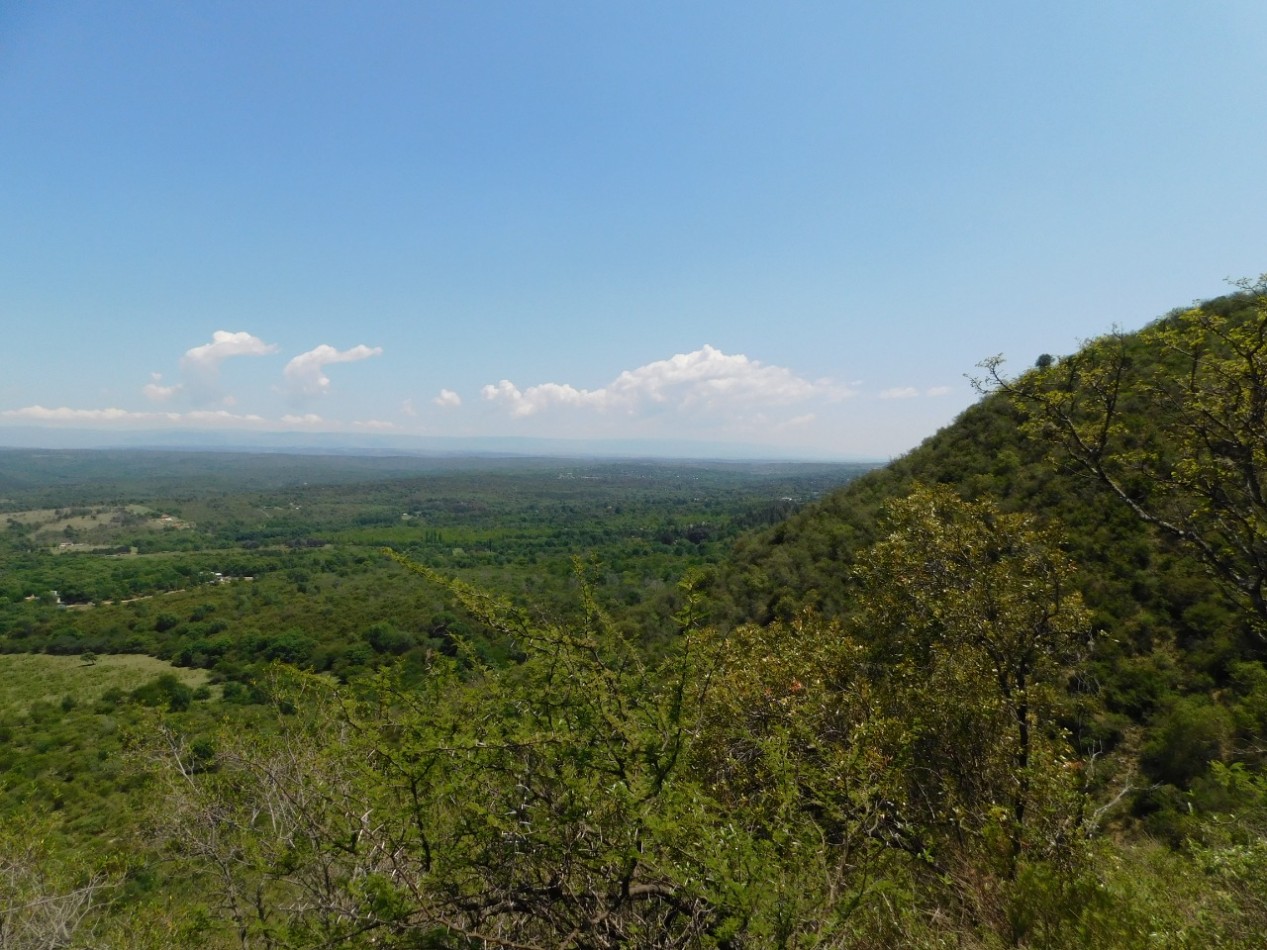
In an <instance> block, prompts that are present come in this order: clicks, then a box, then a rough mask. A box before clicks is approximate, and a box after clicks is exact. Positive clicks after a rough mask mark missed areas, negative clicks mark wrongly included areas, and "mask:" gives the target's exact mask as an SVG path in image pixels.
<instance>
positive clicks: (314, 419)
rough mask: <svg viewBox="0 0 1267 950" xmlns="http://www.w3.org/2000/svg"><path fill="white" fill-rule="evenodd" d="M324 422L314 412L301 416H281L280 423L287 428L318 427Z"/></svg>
mask: <svg viewBox="0 0 1267 950" xmlns="http://www.w3.org/2000/svg"><path fill="white" fill-rule="evenodd" d="M324 422H325V420H324V419H322V418H321V417H320V416H319V415H317V414H316V413H315V412H307V413H304V414H303V415H302V416H295V415H286V416H282V423H283V424H284V425H288V426H319V425H321V424H322V423H324Z"/></svg>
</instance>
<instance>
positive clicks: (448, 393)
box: [431, 389, 462, 409]
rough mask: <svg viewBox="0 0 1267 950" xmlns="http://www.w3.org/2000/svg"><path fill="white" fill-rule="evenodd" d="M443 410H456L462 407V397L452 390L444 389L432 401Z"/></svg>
mask: <svg viewBox="0 0 1267 950" xmlns="http://www.w3.org/2000/svg"><path fill="white" fill-rule="evenodd" d="M431 401H432V402H434V403H435V404H436V405H437V406H439V407H440V408H441V409H456V408H457V407H458V406H460V405H462V397H461V396H459V395H458V394H457V393H455V392H454V391H453V390H452V389H442V390H440V394H439V395H438V396H436V398H435V399H433V400H431Z"/></svg>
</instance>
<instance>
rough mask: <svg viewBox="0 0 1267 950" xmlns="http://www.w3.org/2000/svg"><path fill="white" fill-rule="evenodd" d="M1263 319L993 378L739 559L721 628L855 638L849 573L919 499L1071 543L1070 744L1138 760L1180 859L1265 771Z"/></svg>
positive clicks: (1246, 294)
mask: <svg viewBox="0 0 1267 950" xmlns="http://www.w3.org/2000/svg"><path fill="white" fill-rule="evenodd" d="M1262 308H1263V296H1262V286H1261V284H1260V285H1256V286H1253V287H1251V286H1248V285H1247V286H1245V287H1244V288H1243V292H1242V293H1239V294H1234V295H1231V296H1228V297H1224V298H1219V299H1217V300H1213V301H1209V302H1207V303H1205V304H1203V305H1202V306H1201V307H1200V308H1199V309H1195V310H1189V311H1176V312H1173V313H1171V314H1169V315H1168V316H1166V317H1163V318H1162V319H1160V320H1158V321H1157V322H1156V323H1154V324H1153V325H1151V326H1149V327H1147V328H1146V329H1144V330H1143V331H1140V332H1138V333H1134V334H1117V333H1115V334H1110V335H1108V336H1106V337H1103V338H1101V339H1099V340H1096V341H1092V342H1091V343H1089V344H1088V345H1087V346H1085V347H1084V348H1083V349H1082V350H1081V351H1080V352H1079V353H1077V354H1073V355H1071V356H1068V357H1065V358H1062V359H1054V358H1052V357H1049V356H1044V357H1041V358H1040V359H1039V360H1038V364H1037V365H1036V366H1035V367H1034V368H1033V369H1030V370H1028V371H1026V372H1023V373H1021V374H1020V375H1019V377H1017V378H1011V377H1009V375H1008V374H1007V373H1006V372H1005V368H1004V366H1003V365H1002V363H1001V362H1000V361H998V360H990V361H987V363H986V364H983V367H982V370H981V377H982V379H981V382H980V385H981V387H982V389H983V391H984V392H985V393H986V395H984V396H983V398H982V399H981V400H980V401H979V402H978V403H977V404H976V405H974V406H972V407H971V408H970V409H968V410H967V411H966V412H964V413H963V414H962V415H961V416H960V417H959V418H958V419H957V420H956V421H955V422H954V423H953V424H952V425H950V426H947V427H946V428H944V429H942V430H941V431H940V432H938V433H937V434H936V435H934V436H932V437H931V438H929V439H928V440H926V441H925V442H924V443H923V444H922V445H920V446H919V447H918V448H916V449H915V450H914V451H912V452H910V453H909V454H908V455H906V456H904V457H902V458H900V459H898V460H896V461H895V462H893V463H892V464H891V465H889V466H887V467H886V468H883V469H879V470H876V471H874V472H872V473H870V474H868V475H867V476H865V477H863V478H860V479H858V480H856V481H854V482H852V483H850V484H848V485H846V486H844V487H842V488H840V489H838V490H837V491H835V492H834V493H832V494H831V495H829V496H827V497H825V498H824V499H822V500H821V501H819V502H816V503H814V504H812V505H809V506H806V507H805V508H803V509H801V510H800V511H798V512H797V513H796V514H794V515H793V516H792V517H790V518H789V519H787V520H786V521H784V522H782V523H780V524H779V525H777V526H774V527H772V528H769V529H767V530H765V531H763V532H760V533H755V534H752V535H749V536H747V537H746V538H744V539H742V540H741V541H740V542H739V543H738V544H737V546H736V548H735V551H734V556H733V558H732V559H731V561H730V562H729V563H728V565H727V567H726V568H725V569H724V570H722V571H721V572H719V575H718V577H717V579H716V581H715V592H716V604H717V610H718V619H719V621H721V622H722V623H724V624H726V625H732V626H733V625H735V624H737V623H740V622H745V621H756V622H758V623H761V624H769V623H771V622H775V621H788V620H791V619H792V618H794V617H796V616H797V615H798V614H801V613H802V612H804V611H806V610H809V611H812V612H813V613H815V614H818V615H822V616H824V617H826V618H844V617H846V616H848V615H849V613H850V611H851V604H852V603H853V597H854V595H855V593H856V591H857V588H858V585H859V577H858V574H857V571H856V569H855V567H856V561H857V559H858V558H859V556H860V555H861V554H862V552H864V551H865V550H866V549H867V548H868V546H869V545H871V544H873V543H874V542H876V541H877V540H878V539H880V538H881V537H883V536H884V535H885V534H886V532H887V530H888V528H887V526H886V520H885V516H884V512H885V510H886V507H887V506H889V505H891V504H892V503H893V502H894V501H895V500H897V499H900V498H903V497H905V496H906V495H907V494H908V493H909V492H910V491H911V490H912V487H913V486H914V485H916V484H917V483H923V484H940V485H945V486H949V487H951V488H953V490H954V491H955V492H956V493H957V494H958V495H959V496H961V497H962V498H964V499H966V500H972V501H978V500H983V499H990V500H992V502H993V503H994V504H996V505H997V507H998V509H999V510H1001V511H1005V512H1020V513H1025V514H1027V515H1029V516H1031V517H1032V518H1033V519H1035V521H1036V522H1037V523H1039V524H1042V525H1044V526H1046V527H1049V528H1052V529H1054V530H1055V531H1056V532H1057V533H1058V535H1059V536H1060V537H1061V538H1062V546H1063V548H1064V550H1065V551H1066V552H1067V553H1068V554H1069V555H1070V556H1071V559H1072V560H1073V562H1074V563H1075V564H1076V566H1077V573H1076V574H1075V579H1074V583H1075V584H1076V586H1077V588H1078V589H1079V590H1080V591H1081V593H1082V595H1083V597H1084V598H1085V602H1086V604H1087V606H1088V607H1089V608H1090V610H1091V612H1092V621H1093V629H1094V630H1095V631H1096V635H1095V636H1094V638H1093V640H1092V641H1091V647H1090V658H1089V665H1088V670H1089V675H1087V676H1086V677H1085V680H1084V681H1081V682H1079V683H1077V684H1075V688H1076V689H1077V690H1080V691H1082V699H1083V703H1082V706H1081V714H1080V716H1079V717H1078V718H1077V719H1075V720H1072V721H1071V722H1070V728H1071V729H1072V731H1073V732H1074V733H1075V735H1074V738H1075V740H1076V741H1077V742H1078V744H1079V745H1080V746H1081V748H1082V751H1083V753H1084V754H1087V755H1092V756H1099V755H1103V754H1105V753H1113V752H1115V751H1118V752H1119V753H1128V754H1124V755H1123V758H1125V759H1128V760H1129V761H1124V762H1122V763H1120V765H1119V767H1120V769H1121V770H1122V771H1125V772H1129V771H1130V770H1131V769H1134V768H1136V767H1138V769H1139V770H1140V774H1139V775H1138V776H1137V777H1136V778H1135V779H1134V783H1135V785H1136V786H1137V787H1136V789H1135V791H1134V792H1133V794H1132V796H1131V797H1130V799H1129V804H1130V806H1131V808H1132V810H1133V813H1134V815H1135V816H1136V817H1139V818H1143V819H1145V820H1146V822H1147V823H1148V825H1149V827H1151V828H1153V829H1154V830H1156V831H1159V832H1163V833H1165V834H1167V835H1169V836H1172V837H1174V838H1176V839H1177V838H1178V837H1181V836H1182V834H1183V831H1182V829H1181V827H1179V826H1180V825H1181V824H1182V822H1180V821H1179V820H1178V818H1177V816H1178V815H1180V814H1186V813H1187V812H1188V811H1189V810H1190V808H1191V806H1192V803H1193V796H1194V795H1195V796H1196V797H1197V798H1198V799H1199V798H1200V796H1201V794H1203V793H1208V794H1209V795H1213V794H1214V792H1213V791H1211V789H1210V788H1209V787H1208V786H1207V784H1206V776H1207V775H1208V770H1209V767H1210V764H1211V763H1212V762H1220V761H1221V762H1224V763H1229V762H1236V761H1252V762H1258V761H1259V759H1260V758H1261V756H1262V748H1261V747H1262V745H1263V743H1262V741H1261V737H1262V736H1263V735H1264V734H1267V668H1265V667H1264V665H1263V660H1264V658H1267V648H1265V643H1264V638H1263V615H1262V609H1261V599H1260V601H1259V603H1258V606H1257V608H1256V607H1255V603H1254V598H1255V597H1259V598H1261V595H1262V569H1263V549H1264V544H1265V542H1264V538H1263V533H1264V530H1263V529H1264V525H1265V524H1267V518H1265V516H1267V510H1265V509H1264V507H1263V505H1264V502H1263V497H1262V493H1261V486H1259V485H1258V484H1257V480H1258V478H1260V477H1261V476H1262V475H1263V473H1264V471H1267V466H1264V464H1263V457H1262V455H1263V452H1264V451H1267V434H1265V433H1264V428H1263V425H1264V424H1263V406H1264V397H1265V396H1267V376H1264V375H1263V369H1264V366H1265V363H1267V347H1264V345H1263V343H1264V340H1263V334H1264V318H1263V309H1262ZM1203 427H1204V428H1203ZM1150 522H1151V523H1150ZM1229 525H1230V526H1231V527H1229ZM1238 526H1239V527H1238ZM1238 532H1239V533H1238ZM1204 548H1209V550H1205V549H1204ZM1255 584H1257V587H1255ZM1119 774H1120V773H1119Z"/></svg>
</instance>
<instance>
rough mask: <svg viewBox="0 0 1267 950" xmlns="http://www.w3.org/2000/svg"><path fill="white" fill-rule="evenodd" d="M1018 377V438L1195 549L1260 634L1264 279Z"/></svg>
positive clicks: (1266, 439)
mask: <svg viewBox="0 0 1267 950" xmlns="http://www.w3.org/2000/svg"><path fill="white" fill-rule="evenodd" d="M1238 286H1239V287H1240V289H1241V294H1239V295H1238V296H1235V297H1232V298H1227V299H1225V300H1223V301H1217V302H1213V303H1211V304H1207V305H1204V306H1201V307H1196V308H1193V309H1190V310H1186V311H1184V312H1182V313H1178V314H1174V315H1171V316H1170V317H1168V318H1166V319H1164V320H1161V321H1158V322H1157V323H1155V324H1153V325H1152V326H1150V327H1148V328H1146V329H1145V330H1144V331H1143V332H1141V333H1139V334H1138V335H1135V336H1126V335H1124V334H1121V333H1112V334H1110V335H1108V336H1105V337H1102V338H1100V339H1098V340H1093V341H1091V342H1090V343H1088V344H1087V345H1086V346H1084V347H1083V348H1082V349H1081V350H1080V351H1079V352H1078V353H1076V354H1074V355H1073V356H1070V357H1067V358H1065V359H1062V360H1060V361H1059V362H1057V363H1054V364H1052V365H1050V366H1048V367H1045V368H1039V369H1036V370H1033V371H1031V372H1028V373H1026V374H1024V375H1022V376H1020V377H1019V378H1016V379H1009V378H1007V377H1006V376H1004V375H1003V372H1002V359H1001V358H1000V357H995V358H993V359H990V360H987V361H986V362H985V363H983V364H982V365H983V367H984V369H985V370H986V378H985V379H984V380H983V381H980V382H979V385H980V386H981V388H983V389H994V390H997V391H1000V392H1003V393H1006V394H1007V395H1009V396H1010V397H1011V398H1012V399H1013V400H1014V402H1015V403H1016V405H1018V406H1019V407H1020V408H1021V409H1022V410H1023V411H1024V412H1025V413H1026V414H1027V416H1028V420H1029V421H1028V423H1027V431H1028V432H1029V433H1030V434H1031V435H1032V436H1034V437H1035V438H1038V439H1040V440H1042V441H1043V442H1046V443H1048V444H1050V445H1052V446H1053V447H1054V448H1056V449H1058V450H1059V452H1060V454H1061V455H1062V456H1063V457H1064V458H1066V459H1069V460H1071V461H1072V462H1073V463H1074V464H1075V465H1076V466H1078V467H1079V468H1081V469H1082V470H1084V471H1086V472H1089V473H1090V474H1091V475H1093V476H1094V477H1095V479H1096V480H1097V481H1098V482H1099V483H1100V484H1101V485H1103V486H1104V487H1105V488H1106V489H1107V490H1108V491H1110V492H1111V493H1112V494H1113V495H1114V496H1115V497H1117V498H1118V499H1119V500H1120V501H1121V502H1122V503H1123V504H1125V505H1126V506H1127V507H1128V508H1129V509H1130V510H1131V511H1132V512H1134V513H1135V515H1137V516H1138V517H1139V518H1141V519H1143V520H1144V521H1145V522H1147V523H1148V524H1150V525H1153V526H1154V527H1155V528H1157V529H1158V530H1159V531H1161V532H1162V533H1163V534H1165V535H1167V536H1169V537H1171V538H1175V539H1177V540H1179V541H1182V542H1183V543H1185V544H1187V545H1188V546H1190V547H1191V549H1192V550H1194V551H1195V552H1196V554H1197V556H1198V557H1199V558H1200V559H1201V561H1202V562H1203V563H1204V564H1205V565H1206V567H1207V568H1208V569H1209V571H1210V572H1211V573H1212V574H1213V576H1214V577H1215V578H1216V579H1217V580H1218V581H1219V582H1220V583H1221V584H1222V585H1223V587H1224V589H1225V590H1226V591H1227V592H1228V593H1229V594H1230V595H1231V596H1232V597H1233V598H1234V599H1235V600H1236V601H1237V602H1239V603H1240V604H1241V605H1242V606H1243V607H1244V608H1245V610H1246V612H1247V614H1248V615H1249V616H1250V617H1251V618H1253V622H1254V623H1255V625H1256V627H1257V629H1258V631H1259V633H1260V635H1263V636H1267V275H1264V276H1262V277H1260V278H1259V279H1258V280H1257V281H1254V282H1251V281H1241V282H1239V284H1238Z"/></svg>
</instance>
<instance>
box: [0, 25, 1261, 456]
mask: <svg viewBox="0 0 1267 950" xmlns="http://www.w3.org/2000/svg"><path fill="white" fill-rule="evenodd" d="M1265 54H1267V7H1264V6H1262V5H1261V4H1253V3H1249V2H1228V3H1222V4H1217V5H1215V4H1209V5H1197V4H1185V3H1179V2H1160V3H1155V4H1148V5H1141V4H1137V3H1127V2H1121V0H1118V2H1103V0H1101V2H1094V3H1093V2H1073V3H1067V4H1061V5H1059V6H1056V7H1042V8H1040V7H1032V8H1031V7H1024V6H1017V5H1015V4H1007V3H1002V2H994V0H989V2H980V3H974V4H971V5H970V6H969V5H964V4H959V3H951V2H948V0H947V2H926V3H914V4H883V5H874V6H873V7H865V6H864V5H855V4H848V5H846V4H837V3H806V4H797V5H795V6H791V5H772V4H758V3H743V2H741V3H728V4H725V5H721V4H717V3H703V4H691V5H685V4H674V3H643V4H637V5H631V6H628V7H616V6H607V5H603V6H599V5H581V4H565V3H555V2H546V3H542V4H533V5H531V6H529V5H519V4H511V3H491V4H479V5H475V4H461V3H456V2H435V3H425V4H418V3H404V2H399V3H396V2H387V3H381V4H374V5H371V6H368V7H364V8H362V7H354V6H351V5H345V4H337V3H330V2H315V3H305V4H302V5H300V4H285V3H264V4H226V5H215V6H211V5H197V4H187V5H178V4H161V3H152V2H136V3H123V4H115V5H109V6H106V5H100V4H91V3H87V2H84V0H71V2H68V3H64V4H58V5H6V6H5V7H3V8H0V128H2V129H3V130H4V141H5V147H4V148H3V149H0V182H3V184H0V325H2V326H3V329H4V330H5V331H6V332H5V334H4V343H5V348H4V354H5V359H4V365H3V371H2V372H0V444H5V443H6V442H11V439H12V437H13V436H14V435H15V434H18V433H20V432H22V431H26V429H25V427H30V426H38V427H44V428H45V429H47V430H53V429H57V430H58V431H61V432H62V436H63V437H65V438H72V437H73V436H74V433H76V432H84V431H86V432H90V433H91V434H92V435H93V436H94V437H96V438H99V439H101V440H104V441H109V440H110V439H111V438H115V439H116V440H119V441H126V439H127V437H128V434H129V433H135V432H150V431H168V432H180V433H194V434H197V433H205V434H206V435H207V437H208V438H209V439H210V438H212V437H213V436H214V438H215V439H223V440H228V441H232V440H233V439H235V438H237V439H241V440H248V439H259V438H262V437H263V435H264V434H266V433H292V434H293V433H299V434H310V435H311V436H312V437H313V438H314V439H317V438H321V439H333V438H343V439H344V440H346V441H348V442H355V440H356V439H357V438H359V437H361V436H363V435H366V434H374V435H382V436H388V437H390V438H391V439H392V440H396V441H399V440H410V439H433V440H434V439H451V440H459V441H462V440H465V441H468V442H478V441H480V440H496V439H502V440H516V439H526V440H547V441H548V440H564V439H566V440H582V441H585V440H593V441H595V442H607V443H634V442H639V443H643V444H657V445H658V444H663V443H678V444H682V445H686V446H691V445H709V446H712V445H720V446H732V447H734V449H735V451H736V452H740V451H746V450H747V449H749V448H751V447H756V448H758V449H760V450H762V451H766V452H768V453H769V454H771V455H783V456H788V457H815V458H824V457H837V458H883V457H886V456H892V455H897V454H900V453H902V452H905V451H907V450H909V449H910V448H912V447H913V446H915V445H916V444H918V442H919V441H921V440H922V439H923V438H925V437H926V436H928V435H930V434H931V433H932V432H933V431H935V430H936V429H937V428H939V427H940V426H942V425H945V424H947V423H948V422H950V421H951V420H952V419H953V418H954V417H955V416H956V415H957V414H958V413H959V412H961V411H962V410H963V409H964V408H965V407H966V406H967V405H969V404H970V403H971V402H972V401H973V400H974V398H975V394H974V393H973V391H972V389H971V387H970V386H969V384H968V383H967V381H966V380H965V378H964V376H965V374H969V373H971V372H972V371H973V368H974V366H975V365H976V363H977V362H978V361H980V360H981V359H983V358H985V357H988V356H991V355H993V354H995V353H999V352H1002V353H1005V354H1006V355H1007V356H1008V357H1009V358H1010V360H1011V361H1012V364H1013V365H1015V366H1017V367H1024V366H1027V365H1029V364H1030V363H1032V362H1033V360H1034V359H1035V357H1037V356H1038V355H1039V354H1041V353H1044V352H1048V353H1054V354H1063V353H1068V352H1072V351H1073V350H1074V349H1076V347H1077V345H1078V343H1079V341H1080V340H1082V339H1085V338H1088V337H1093V336H1096V335H1099V334H1101V333H1103V332H1106V331H1107V330H1109V329H1110V328H1111V327H1113V326H1114V325H1121V326H1123V327H1125V328H1126V329H1135V328H1137V327H1139V326H1142V325H1143V324H1145V323H1147V322H1148V321H1150V320H1152V319H1154V318H1155V317H1157V316H1159V315H1161V314H1162V313H1164V312H1165V311H1167V310H1169V309H1171V308H1172V307H1175V306H1179V305H1183V304H1185V303H1187V302H1190V301H1192V300H1194V299H1201V298H1207V297H1211V296H1216V295H1218V294H1220V293H1223V292H1225V291H1226V290H1227V289H1228V288H1227V286H1226V283H1225V280H1226V279H1227V278H1229V277H1230V278H1236V277H1242V276H1253V275H1256V274H1257V273H1259V272H1261V271H1263V270H1267V246H1265V244H1267V238H1265V236H1264V233H1263V229H1262V224H1261V222H1262V220H1263V211H1264V204H1265V203H1267V194H1265V190H1264V189H1263V187H1262V168H1263V167H1264V162H1265V159H1267V129H1264V127H1263V123H1261V122H1258V121H1256V117H1258V116H1261V115H1263V114H1264V106H1267V84H1264V83H1263V82H1262V78H1261V67H1262V64H1263V63H1264V61H1267V56H1265ZM6 434H7V435H6Z"/></svg>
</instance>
